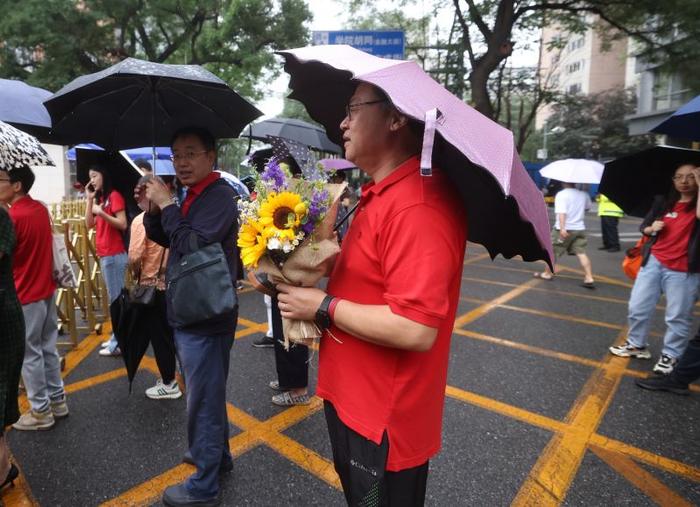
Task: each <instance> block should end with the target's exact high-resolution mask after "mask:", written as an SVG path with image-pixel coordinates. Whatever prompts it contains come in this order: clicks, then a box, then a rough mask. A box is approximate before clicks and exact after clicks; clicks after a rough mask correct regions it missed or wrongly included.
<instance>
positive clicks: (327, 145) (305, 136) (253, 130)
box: [241, 118, 340, 153]
mask: <svg viewBox="0 0 700 507" xmlns="http://www.w3.org/2000/svg"><path fill="white" fill-rule="evenodd" d="M268 136H272V137H281V138H282V139H288V140H290V141H296V142H298V143H301V144H303V145H305V146H308V147H309V148H311V149H313V150H320V151H326V152H329V153H340V146H338V145H337V144H335V143H334V142H333V141H331V140H330V139H328V136H327V135H326V131H325V130H323V128H321V127H319V126H318V125H314V124H312V123H309V122H306V121H302V120H297V119H295V118H270V119H269V120H264V121H261V122H258V123H253V124H252V125H250V126H249V127H248V128H247V129H246V130H245V131H244V132H243V134H241V137H250V138H251V139H257V140H259V141H265V142H267V138H268Z"/></svg>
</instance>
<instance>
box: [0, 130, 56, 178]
mask: <svg viewBox="0 0 700 507" xmlns="http://www.w3.org/2000/svg"><path fill="white" fill-rule="evenodd" d="M34 165H55V164H54V163H53V160H51V157H49V155H48V153H46V150H44V148H43V147H42V146H41V143H39V140H38V139H37V138H36V137H34V136H31V135H29V134H27V133H26V132H22V131H21V130H19V129H16V128H15V127H13V126H12V125H8V124H7V123H5V122H2V121H0V168H2V169H5V170H7V171H9V170H11V169H14V168H18V167H23V166H34Z"/></svg>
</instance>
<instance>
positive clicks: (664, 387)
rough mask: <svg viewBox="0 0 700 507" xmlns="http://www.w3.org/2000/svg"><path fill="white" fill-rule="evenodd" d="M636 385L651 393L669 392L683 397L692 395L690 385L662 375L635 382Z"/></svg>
mask: <svg viewBox="0 0 700 507" xmlns="http://www.w3.org/2000/svg"><path fill="white" fill-rule="evenodd" d="M635 384H637V385H638V386H639V387H641V388H642V389H649V390H650V391H668V392H669V393H674V394H681V395H688V394H690V389H688V384H683V383H681V382H678V381H677V380H675V379H674V378H673V377H672V376H669V375H661V376H654V377H649V378H644V379H639V380H637V381H636V382H635Z"/></svg>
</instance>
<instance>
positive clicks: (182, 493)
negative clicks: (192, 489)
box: [163, 484, 221, 507]
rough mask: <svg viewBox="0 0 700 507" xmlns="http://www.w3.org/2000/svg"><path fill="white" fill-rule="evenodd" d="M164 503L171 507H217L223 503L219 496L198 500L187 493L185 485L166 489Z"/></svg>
mask: <svg viewBox="0 0 700 507" xmlns="http://www.w3.org/2000/svg"><path fill="white" fill-rule="evenodd" d="M163 503H164V504H165V505H168V506H169V507H186V506H189V505H196V506H198V507H215V506H216V505H219V504H220V503H221V499H220V498H219V497H218V496H213V497H211V498H197V497H195V496H192V495H191V494H190V493H189V492H188V491H187V488H185V485H184V484H178V485H176V486H170V487H168V488H165V491H164V492H163Z"/></svg>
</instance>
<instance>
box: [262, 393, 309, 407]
mask: <svg viewBox="0 0 700 507" xmlns="http://www.w3.org/2000/svg"><path fill="white" fill-rule="evenodd" d="M272 403H273V404H275V405H277V406H280V407H292V406H294V405H308V404H309V403H311V399H310V398H309V395H308V394H299V395H297V396H294V395H292V394H290V392H289V391H285V392H283V393H280V394H275V395H274V396H273V397H272Z"/></svg>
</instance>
